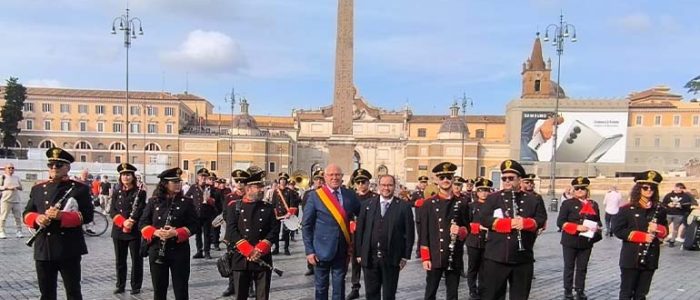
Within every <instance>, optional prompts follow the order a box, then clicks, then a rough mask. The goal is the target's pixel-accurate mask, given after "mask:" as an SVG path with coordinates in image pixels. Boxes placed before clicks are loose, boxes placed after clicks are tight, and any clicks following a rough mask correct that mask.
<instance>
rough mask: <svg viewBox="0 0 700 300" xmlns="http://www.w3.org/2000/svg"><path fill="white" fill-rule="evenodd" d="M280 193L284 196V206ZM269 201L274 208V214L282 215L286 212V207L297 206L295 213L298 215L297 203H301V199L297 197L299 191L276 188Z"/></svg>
mask: <svg viewBox="0 0 700 300" xmlns="http://www.w3.org/2000/svg"><path fill="white" fill-rule="evenodd" d="M280 194H282V197H284V203H287V206H286V207H285V205H284V203H283V202H282V199H281V198H280ZM271 203H272V206H273V207H274V208H275V213H276V214H277V215H276V216H277V217H283V216H284V215H286V214H287V208H291V207H294V208H297V211H296V212H295V214H296V215H298V214H299V210H298V208H299V204H301V199H299V193H297V192H296V191H295V190H292V189H290V188H288V187H285V188H284V190H280V189H276V190H275V191H274V192H273V193H272V201H271Z"/></svg>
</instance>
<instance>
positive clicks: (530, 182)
mask: <svg viewBox="0 0 700 300" xmlns="http://www.w3.org/2000/svg"><path fill="white" fill-rule="evenodd" d="M522 183H524V184H535V183H534V182H532V181H527V180H525V181H522Z"/></svg>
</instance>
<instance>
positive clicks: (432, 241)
mask: <svg viewBox="0 0 700 300" xmlns="http://www.w3.org/2000/svg"><path fill="white" fill-rule="evenodd" d="M455 205H457V207H456V209H455ZM419 214H420V225H419V226H421V228H420V230H419V231H418V232H419V233H418V234H419V236H418V242H419V243H420V247H421V249H420V252H421V259H422V260H424V261H425V260H426V257H425V255H426V254H428V253H429V256H430V263H431V265H432V268H434V269H439V268H447V267H448V261H449V257H450V252H451V251H453V253H452V255H453V256H452V261H453V268H454V269H455V270H461V269H462V268H463V267H464V262H463V261H462V255H463V254H464V240H463V239H464V238H466V236H467V234H468V229H467V227H468V226H469V213H468V208H467V206H466V205H465V204H464V202H462V201H459V200H457V199H455V198H451V199H443V198H441V197H440V195H435V196H433V197H431V198H428V199H426V200H425V202H424V203H423V206H421V208H420V212H419ZM453 219H454V221H455V223H456V225H458V226H460V227H463V228H462V239H460V238H457V240H456V242H455V245H454V248H453V250H450V247H449V245H450V241H451V238H450V226H451V225H452V224H451V222H452V220H453ZM426 251H427V253H426Z"/></svg>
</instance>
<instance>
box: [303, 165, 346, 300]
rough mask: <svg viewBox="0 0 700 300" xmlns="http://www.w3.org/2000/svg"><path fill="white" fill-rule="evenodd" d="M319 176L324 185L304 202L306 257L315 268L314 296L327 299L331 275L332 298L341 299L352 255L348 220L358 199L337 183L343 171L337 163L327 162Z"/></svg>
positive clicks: (340, 181) (341, 177)
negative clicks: (322, 173) (321, 175)
mask: <svg viewBox="0 0 700 300" xmlns="http://www.w3.org/2000/svg"><path fill="white" fill-rule="evenodd" d="M323 177H324V179H325V181H326V185H324V186H323V187H322V188H320V189H317V190H316V191H315V192H313V193H312V194H311V195H309V198H308V199H307V202H306V205H305V206H304V219H303V222H302V224H303V228H302V232H303V236H304V247H305V248H306V260H307V261H308V262H309V263H310V264H312V265H314V266H315V269H316V271H315V273H314V275H315V279H314V285H315V288H316V299H317V300H319V299H328V279H329V275H332V277H331V279H332V282H333V300H342V299H343V297H344V295H345V273H347V270H348V263H349V260H350V257H351V256H352V255H351V253H350V252H351V251H352V246H351V245H350V235H349V234H350V228H349V227H350V226H349V220H351V219H352V218H353V217H354V216H356V215H357V214H358V213H359V211H360V202H359V201H358V200H357V198H356V197H355V193H354V192H353V191H351V190H348V189H346V188H344V187H342V186H341V184H342V183H343V171H342V170H341V169H340V167H339V166H337V165H335V164H330V165H328V167H326V169H325V171H324V175H323Z"/></svg>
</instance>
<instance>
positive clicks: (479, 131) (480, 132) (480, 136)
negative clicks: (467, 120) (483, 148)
mask: <svg viewBox="0 0 700 300" xmlns="http://www.w3.org/2000/svg"><path fill="white" fill-rule="evenodd" d="M476 138H477V139H483V138H484V130H483V129H477V130H476Z"/></svg>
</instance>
